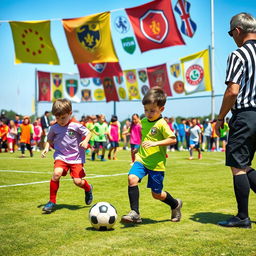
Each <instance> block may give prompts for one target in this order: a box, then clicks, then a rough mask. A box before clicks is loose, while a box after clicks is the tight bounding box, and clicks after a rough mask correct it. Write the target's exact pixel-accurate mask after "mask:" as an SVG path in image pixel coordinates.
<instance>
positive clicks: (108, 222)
mask: <svg viewBox="0 0 256 256" xmlns="http://www.w3.org/2000/svg"><path fill="white" fill-rule="evenodd" d="M89 220H90V222H91V224H92V226H93V227H94V228H95V229H97V230H108V229H111V228H112V227H113V226H114V225H115V223H116V220H117V211H116V209H115V207H114V206H113V205H111V204H110V203H107V202H99V203H97V204H95V205H93V206H92V207H91V209H90V211H89Z"/></svg>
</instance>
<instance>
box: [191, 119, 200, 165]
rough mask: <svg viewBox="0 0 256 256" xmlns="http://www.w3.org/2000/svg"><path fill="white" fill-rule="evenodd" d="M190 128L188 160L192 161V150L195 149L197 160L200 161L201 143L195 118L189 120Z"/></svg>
mask: <svg viewBox="0 0 256 256" xmlns="http://www.w3.org/2000/svg"><path fill="white" fill-rule="evenodd" d="M191 124H192V126H191V127H190V128H189V134H190V136H189V154H190V157H189V160H192V159H193V150H194V149H195V150H196V151H197V152H198V159H202V153H201V150H200V143H201V129H200V127H199V126H198V125H197V120H196V118H192V120H191Z"/></svg>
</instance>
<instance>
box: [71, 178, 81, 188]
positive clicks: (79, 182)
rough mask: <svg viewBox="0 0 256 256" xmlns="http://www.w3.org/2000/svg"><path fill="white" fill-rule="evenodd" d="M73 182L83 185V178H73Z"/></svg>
mask: <svg viewBox="0 0 256 256" xmlns="http://www.w3.org/2000/svg"><path fill="white" fill-rule="evenodd" d="M73 182H74V184H75V185H76V186H78V187H81V186H82V185H83V180H82V179H80V178H73Z"/></svg>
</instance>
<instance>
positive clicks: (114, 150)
mask: <svg viewBox="0 0 256 256" xmlns="http://www.w3.org/2000/svg"><path fill="white" fill-rule="evenodd" d="M116 151H117V147H114V148H113V159H114V160H116Z"/></svg>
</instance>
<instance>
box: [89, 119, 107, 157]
mask: <svg viewBox="0 0 256 256" xmlns="http://www.w3.org/2000/svg"><path fill="white" fill-rule="evenodd" d="M94 132H95V143H94V147H95V150H94V152H93V153H92V161H94V160H95V154H97V153H98V152H99V149H100V147H102V154H101V159H100V160H101V161H106V159H105V158H104V156H105V150H106V147H107V137H106V136H107V135H108V125H107V123H106V122H105V116H104V115H103V114H101V115H99V117H98V122H97V123H96V124H95V126H94Z"/></svg>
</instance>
